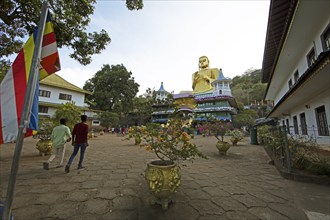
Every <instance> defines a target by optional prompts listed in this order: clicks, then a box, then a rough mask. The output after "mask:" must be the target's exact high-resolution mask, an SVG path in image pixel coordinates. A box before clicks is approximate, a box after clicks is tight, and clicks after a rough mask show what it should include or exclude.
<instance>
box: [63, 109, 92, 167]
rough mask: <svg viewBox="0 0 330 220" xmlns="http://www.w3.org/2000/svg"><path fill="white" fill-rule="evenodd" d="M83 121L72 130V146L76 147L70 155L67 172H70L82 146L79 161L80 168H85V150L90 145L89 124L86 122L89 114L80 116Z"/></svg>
mask: <svg viewBox="0 0 330 220" xmlns="http://www.w3.org/2000/svg"><path fill="white" fill-rule="evenodd" d="M80 118H81V122H80V123H78V124H76V125H75V126H74V128H73V131H72V146H73V147H74V149H73V152H72V154H71V156H70V159H69V161H68V163H67V165H66V166H65V172H66V173H69V172H70V166H71V164H72V162H73V160H74V158H75V156H76V155H77V153H78V151H79V148H80V159H79V163H78V169H82V168H84V167H83V165H82V163H83V160H84V155H85V150H86V147H87V146H88V139H87V138H88V125H87V124H86V121H87V115H82V116H80Z"/></svg>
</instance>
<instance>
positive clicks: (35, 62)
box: [3, 0, 48, 220]
mask: <svg viewBox="0 0 330 220" xmlns="http://www.w3.org/2000/svg"><path fill="white" fill-rule="evenodd" d="M47 10H48V2H47V0H45V1H44V2H43V3H42V9H41V17H40V20H39V25H38V34H37V38H36V41H35V48H34V52H33V58H32V64H31V69H30V74H29V78H28V84H27V88H26V94H25V99H24V106H23V110H22V114H21V119H20V124H19V127H18V135H17V140H16V146H15V151H14V156H13V160H12V165H11V172H10V176H9V181H8V187H7V197H6V203H5V207H4V213H3V220H10V216H11V207H12V203H13V195H14V190H15V185H16V177H17V171H18V167H19V161H20V156H21V152H22V146H23V140H24V136H25V133H26V129H27V126H28V125H29V119H30V114H31V108H32V103H33V97H34V93H35V90H36V82H37V80H39V63H40V55H41V46H42V40H43V33H44V30H45V23H46V18H47Z"/></svg>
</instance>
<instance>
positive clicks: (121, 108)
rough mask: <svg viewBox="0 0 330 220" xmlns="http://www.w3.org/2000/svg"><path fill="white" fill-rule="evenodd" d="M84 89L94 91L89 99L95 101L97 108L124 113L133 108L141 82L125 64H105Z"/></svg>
mask: <svg viewBox="0 0 330 220" xmlns="http://www.w3.org/2000/svg"><path fill="white" fill-rule="evenodd" d="M84 89H85V90H88V91H91V92H93V94H92V95H90V96H88V97H87V99H88V100H89V101H92V102H93V103H95V108H96V109H99V110H102V111H110V112H116V113H118V114H119V115H122V114H125V113H128V112H129V111H131V110H132V106H133V98H134V97H135V96H136V94H137V93H138V91H139V84H137V83H136V82H135V81H134V77H132V72H128V71H127V69H126V68H125V67H124V65H122V64H121V65H111V67H110V66H109V65H103V67H102V69H101V70H99V71H98V72H97V73H96V74H95V75H94V77H93V78H91V79H89V80H88V81H87V82H86V83H85V85H84Z"/></svg>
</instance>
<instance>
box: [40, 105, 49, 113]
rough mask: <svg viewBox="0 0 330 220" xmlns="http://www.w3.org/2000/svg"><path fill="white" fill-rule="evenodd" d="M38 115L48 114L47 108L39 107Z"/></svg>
mask: <svg viewBox="0 0 330 220" xmlns="http://www.w3.org/2000/svg"><path fill="white" fill-rule="evenodd" d="M39 113H48V107H46V106H39Z"/></svg>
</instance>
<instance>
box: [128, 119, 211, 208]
mask: <svg viewBox="0 0 330 220" xmlns="http://www.w3.org/2000/svg"><path fill="white" fill-rule="evenodd" d="M187 123H188V121H187V120H185V119H184V118H174V119H171V120H169V121H168V123H167V124H166V125H160V124H155V123H148V124H147V125H146V126H142V127H133V128H131V129H129V130H128V139H130V138H141V143H140V146H141V147H143V148H145V149H146V150H147V151H149V152H152V153H154V154H155V155H156V157H157V160H154V161H151V162H150V163H148V165H147V168H146V170H145V178H146V180H147V182H148V188H149V189H150V191H151V194H152V195H153V196H154V200H153V202H154V203H158V204H161V205H162V207H163V209H167V208H168V203H169V202H170V201H171V196H172V194H173V192H175V190H176V189H177V188H178V187H179V186H180V184H181V174H180V167H179V163H180V162H181V161H185V160H190V161H193V160H194V159H195V158H196V157H201V158H206V156H205V155H204V154H203V153H201V152H200V151H199V150H198V148H197V146H196V144H193V143H191V142H190V137H189V135H188V134H187V133H186V132H185V131H184V129H183V128H184V127H185V125H186V124H187Z"/></svg>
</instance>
